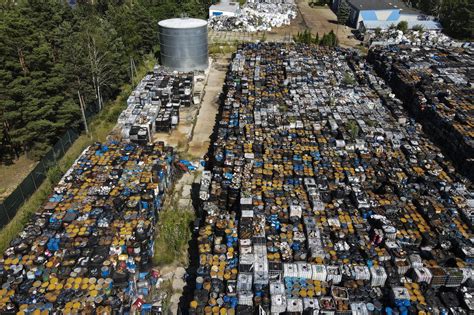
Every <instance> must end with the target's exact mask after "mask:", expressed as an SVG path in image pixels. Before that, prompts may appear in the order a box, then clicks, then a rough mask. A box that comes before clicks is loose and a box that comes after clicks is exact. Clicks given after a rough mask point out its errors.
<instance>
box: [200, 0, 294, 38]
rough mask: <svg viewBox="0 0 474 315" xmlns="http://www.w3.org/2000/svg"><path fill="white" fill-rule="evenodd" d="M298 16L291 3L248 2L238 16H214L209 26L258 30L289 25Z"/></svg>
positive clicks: (212, 27) (224, 28)
mask: <svg viewBox="0 0 474 315" xmlns="http://www.w3.org/2000/svg"><path fill="white" fill-rule="evenodd" d="M295 17H296V5H295V3H294V2H293V1H292V2H291V3H246V4H245V5H244V6H243V8H242V9H241V10H240V12H239V13H238V14H237V15H236V16H223V15H220V16H214V17H212V18H210V19H209V27H210V28H211V29H213V30H215V31H236V32H257V31H271V30H272V28H274V27H280V26H283V25H289V24H290V23H291V20H293V19H294V18H295Z"/></svg>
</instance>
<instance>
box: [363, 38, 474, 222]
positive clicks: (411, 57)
mask: <svg viewBox="0 0 474 315" xmlns="http://www.w3.org/2000/svg"><path fill="white" fill-rule="evenodd" d="M369 60H370V62H371V63H372V64H373V65H374V67H375V69H376V70H377V72H378V73H379V74H380V75H381V76H382V77H383V78H385V79H387V81H388V83H389V84H390V86H391V87H392V88H393V90H394V91H395V93H396V94H397V96H398V97H399V98H400V99H401V100H403V101H404V102H405V104H406V107H407V108H408V110H409V111H410V112H412V113H413V114H414V115H415V116H416V117H417V119H418V120H419V121H420V122H421V123H422V124H423V127H424V128H425V129H426V130H427V132H428V133H429V135H430V137H431V138H432V140H433V141H434V142H436V143H437V144H439V146H440V147H442V148H444V149H445V151H446V152H448V153H449V154H450V157H451V158H452V159H453V160H454V161H455V162H456V163H457V165H458V166H459V168H460V170H461V172H462V173H464V174H465V176H466V177H468V178H469V179H470V180H471V181H472V180H474V115H473V113H474V97H473V95H474V88H473V83H474V72H473V71H472V69H473V68H474V58H473V57H472V49H470V48H457V49H445V48H439V47H420V48H418V49H417V50H413V49H412V47H410V46H403V45H400V46H388V47H380V48H375V49H372V50H371V53H370V54H369ZM473 217H474V216H473ZM473 222H474V221H473Z"/></svg>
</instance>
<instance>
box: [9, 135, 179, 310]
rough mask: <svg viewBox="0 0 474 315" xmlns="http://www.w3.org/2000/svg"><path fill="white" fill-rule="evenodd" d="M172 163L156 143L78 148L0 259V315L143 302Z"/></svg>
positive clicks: (150, 282)
mask: <svg viewBox="0 0 474 315" xmlns="http://www.w3.org/2000/svg"><path fill="white" fill-rule="evenodd" d="M173 158H174V153H173V149H172V148H169V147H164V145H163V143H160V144H155V145H149V146H145V147H139V146H136V145H134V144H124V143H117V142H111V143H108V144H106V145H103V144H99V143H97V144H95V145H92V146H90V147H89V148H88V149H86V150H85V151H84V152H83V154H82V155H81V156H80V157H79V158H78V159H77V161H76V162H75V164H74V165H73V166H72V167H71V168H70V169H69V171H68V172H67V173H66V174H65V176H64V177H63V179H62V180H61V182H60V183H59V184H58V185H57V186H56V187H55V189H54V194H52V195H51V196H50V198H49V201H48V202H47V203H46V204H44V205H43V206H42V208H41V209H40V210H39V211H38V212H36V213H35V214H33V216H32V218H31V219H30V221H29V223H28V224H27V225H26V227H25V228H24V230H23V232H21V233H20V234H19V235H18V236H17V237H16V238H15V239H14V240H13V241H12V242H11V247H10V248H8V249H7V250H6V251H5V253H4V255H3V258H2V259H1V260H0V276H1V283H2V289H1V290H0V297H1V301H0V311H1V312H2V314H15V313H16V312H19V313H18V314H40V313H41V314H51V313H53V312H55V313H61V314H93V313H95V314H124V312H127V310H128V311H129V310H130V308H131V305H132V303H137V300H138V301H139V302H140V303H139V304H140V305H141V304H144V303H145V302H148V301H147V296H148V294H149V291H150V289H151V288H152V286H154V284H155V283H156V282H157V280H158V279H157V277H156V276H155V275H154V274H152V273H150V272H149V270H150V264H151V258H152V257H153V236H154V227H155V223H156V218H157V215H158V212H159V210H160V207H161V203H162V198H163V193H164V191H165V189H166V188H167V187H168V186H169V185H170V184H171V179H172V177H173V176H174V175H173V169H172V167H171V165H172V164H171V163H172V161H173ZM146 305H148V307H149V308H151V307H152V306H151V304H145V305H142V309H144V307H146Z"/></svg>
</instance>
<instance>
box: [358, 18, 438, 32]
mask: <svg viewBox="0 0 474 315" xmlns="http://www.w3.org/2000/svg"><path fill="white" fill-rule="evenodd" d="M398 22H400V21H396V22H393V21H362V23H363V24H364V27H365V28H366V29H371V30H372V29H376V28H378V27H380V28H381V29H388V28H389V27H390V26H391V25H396V24H397V23H398ZM407 23H408V28H409V29H411V28H413V27H414V26H415V25H421V26H422V27H423V29H424V30H441V29H442V27H441V24H439V23H438V22H435V21H423V20H419V21H407Z"/></svg>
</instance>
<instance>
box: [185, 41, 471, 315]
mask: <svg viewBox="0 0 474 315" xmlns="http://www.w3.org/2000/svg"><path fill="white" fill-rule="evenodd" d="M219 117H220V118H219V120H218V128H217V129H216V132H215V134H214V137H215V139H214V142H213V143H214V144H213V146H212V147H211V149H210V151H209V152H210V155H211V160H210V167H209V168H210V171H211V173H206V176H205V178H203V183H202V186H201V189H200V198H201V199H202V201H203V210H204V211H205V212H206V213H207V216H206V217H205V219H204V222H203V224H202V226H201V227H200V230H199V233H198V234H199V236H198V239H197V240H198V244H199V253H200V257H199V267H198V270H197V279H196V290H195V291H194V300H193V301H192V302H191V303H190V313H191V314H203V313H204V314H218V313H219V312H220V313H221V314H226V313H227V314H233V313H237V314H253V313H254V312H257V311H259V310H260V311H261V310H264V311H265V312H267V313H269V312H271V313H284V312H287V313H302V312H303V311H304V312H311V314H312V312H313V311H320V312H324V314H362V315H363V314H382V312H385V313H387V314H392V313H393V314H396V313H398V314H428V313H429V312H431V313H433V312H435V310H436V311H438V312H442V310H443V309H447V308H448V307H449V308H451V309H452V310H461V309H467V308H468V305H467V304H468V303H470V304H471V305H470V307H472V293H473V288H472V284H473V272H472V263H473V261H474V260H473V258H474V248H473V244H472V242H471V239H472V236H473V235H472V230H471V225H470V222H468V220H467V219H468V218H466V217H465V216H464V213H465V212H464V211H465V210H469V209H471V211H472V204H473V200H472V197H471V196H472V192H471V191H470V190H469V189H470V187H468V186H466V185H465V184H463V182H462V181H463V180H464V178H463V177H461V176H460V175H459V174H457V173H456V172H453V171H450V169H451V167H452V166H451V164H450V162H449V161H448V160H446V159H444V157H443V156H442V154H441V153H440V150H439V149H438V148H437V147H435V146H434V145H433V144H432V143H431V142H430V141H429V140H428V139H427V138H426V137H425V136H424V135H423V134H422V132H421V130H420V127H419V125H417V124H415V122H414V121H413V120H411V119H409V118H408V117H407V116H406V115H405V113H404V111H403V107H402V103H401V101H399V100H398V99H396V98H395V97H394V96H393V94H392V91H391V90H390V89H389V88H388V87H387V86H385V85H384V83H383V81H382V80H381V79H380V78H378V77H376V76H375V75H374V71H373V70H372V69H371V68H370V67H369V65H368V64H366V63H365V62H364V60H363V59H361V58H360V57H359V56H358V55H357V54H356V53H355V52H351V51H347V50H340V49H336V50H331V49H329V48H323V47H317V46H305V45H292V44H282V43H280V44H270V43H266V44H245V45H242V46H240V47H239V49H238V51H237V53H236V54H235V56H234V58H233V61H232V63H231V66H230V68H229V71H228V73H227V76H226V81H225V97H224V101H223V104H222V105H221V112H220V114H219ZM471 220H472V216H471ZM436 314H439V313H436Z"/></svg>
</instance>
